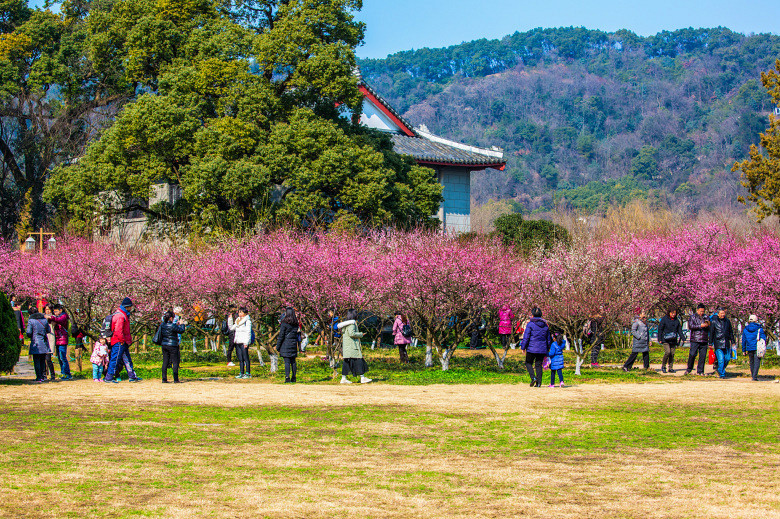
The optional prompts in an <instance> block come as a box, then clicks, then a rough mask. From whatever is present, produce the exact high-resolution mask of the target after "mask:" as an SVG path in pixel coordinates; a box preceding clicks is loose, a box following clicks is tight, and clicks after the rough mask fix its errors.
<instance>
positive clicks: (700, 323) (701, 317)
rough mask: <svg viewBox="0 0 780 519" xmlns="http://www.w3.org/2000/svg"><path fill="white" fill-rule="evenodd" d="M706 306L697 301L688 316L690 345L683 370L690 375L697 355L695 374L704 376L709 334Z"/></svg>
mask: <svg viewBox="0 0 780 519" xmlns="http://www.w3.org/2000/svg"><path fill="white" fill-rule="evenodd" d="M705 313H706V307H705V306H704V305H703V304H701V303H699V305H698V306H697V307H696V312H694V313H693V315H691V316H690V317H689V318H688V330H689V331H690V333H691V346H690V350H689V351H688V369H686V370H685V374H686V375H690V374H691V371H693V363H694V362H695V361H696V357H697V356H698V357H699V362H698V364H697V365H696V374H697V375H699V376H701V377H703V376H704V366H705V364H706V362H707V343H708V342H709V335H710V320H709V319H708V318H707V316H706V315H705Z"/></svg>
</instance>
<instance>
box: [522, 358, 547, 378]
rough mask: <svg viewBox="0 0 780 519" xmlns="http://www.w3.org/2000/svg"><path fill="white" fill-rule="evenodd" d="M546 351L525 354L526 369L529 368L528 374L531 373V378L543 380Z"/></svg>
mask: <svg viewBox="0 0 780 519" xmlns="http://www.w3.org/2000/svg"><path fill="white" fill-rule="evenodd" d="M544 356H545V355H544V353H531V352H528V353H526V354H525V369H527V370H528V374H529V375H531V379H533V380H538V381H539V382H541V381H542V362H544Z"/></svg>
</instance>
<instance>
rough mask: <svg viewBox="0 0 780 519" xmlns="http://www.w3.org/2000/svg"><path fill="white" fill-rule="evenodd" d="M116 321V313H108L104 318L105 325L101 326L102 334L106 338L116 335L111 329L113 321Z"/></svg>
mask: <svg viewBox="0 0 780 519" xmlns="http://www.w3.org/2000/svg"><path fill="white" fill-rule="evenodd" d="M113 321H114V314H111V315H108V316H106V317H104V318H103V325H102V326H101V327H100V335H101V336H102V337H105V338H106V339H110V338H111V336H113V335H114V332H113V330H111V323H112V322H113Z"/></svg>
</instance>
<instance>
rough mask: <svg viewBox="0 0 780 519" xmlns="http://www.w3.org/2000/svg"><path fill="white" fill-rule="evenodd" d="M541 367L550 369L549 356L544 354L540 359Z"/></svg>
mask: <svg viewBox="0 0 780 519" xmlns="http://www.w3.org/2000/svg"><path fill="white" fill-rule="evenodd" d="M542 369H550V357H548V356H547V355H545V356H544V360H543V361H542Z"/></svg>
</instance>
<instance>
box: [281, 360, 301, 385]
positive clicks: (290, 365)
mask: <svg viewBox="0 0 780 519" xmlns="http://www.w3.org/2000/svg"><path fill="white" fill-rule="evenodd" d="M283 358H284V381H285V382H295V376H296V375H297V374H298V362H297V361H296V360H295V357H283ZM290 375H292V377H291V376H290Z"/></svg>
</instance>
